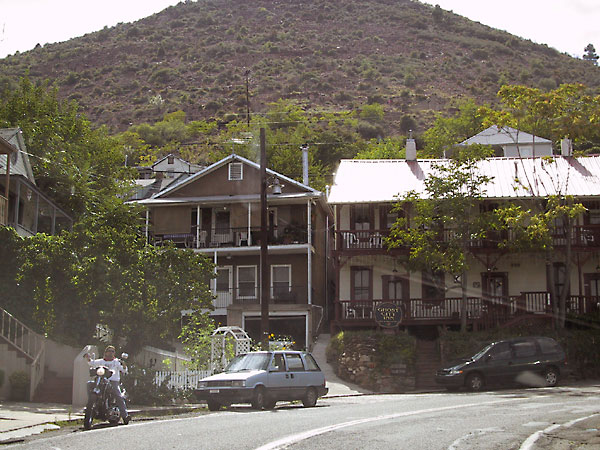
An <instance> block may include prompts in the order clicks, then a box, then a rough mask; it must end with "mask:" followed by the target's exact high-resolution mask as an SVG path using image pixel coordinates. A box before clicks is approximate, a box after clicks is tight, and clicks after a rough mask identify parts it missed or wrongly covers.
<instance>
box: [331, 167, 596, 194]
mask: <svg viewBox="0 0 600 450" xmlns="http://www.w3.org/2000/svg"><path fill="white" fill-rule="evenodd" d="M550 161H552V162H550ZM448 162H449V161H448V160H444V159H434V160H432V159H429V160H418V161H406V160H398V159H395V160H392V159H387V160H342V161H341V163H340V166H339V168H338V170H337V173H336V175H335V179H334V184H333V186H332V187H331V192H330V195H329V198H328V202H329V203H331V204H343V203H369V202H393V201H395V200H397V199H398V197H403V196H404V195H405V194H407V193H408V192H410V191H414V192H416V193H417V194H421V195H424V194H425V183H424V182H425V179H426V178H427V177H428V176H429V175H431V174H433V173H435V166H436V164H447V163H448ZM478 170H480V173H481V174H482V175H486V176H488V177H490V178H492V180H491V181H490V183H488V184H487V185H486V186H484V187H483V188H482V191H483V197H485V198H490V199H492V198H493V199H509V198H531V197H532V193H531V192H532V191H533V192H534V193H535V195H536V196H538V197H547V196H549V195H556V194H562V195H573V196H577V197H600V156H588V157H581V158H574V157H563V156H554V157H552V158H551V160H548V158H488V159H485V160H482V161H480V162H479V163H478ZM517 179H518V180H520V181H519V182H516V180H517ZM526 186H532V187H533V189H532V190H529V189H527V187H526Z"/></svg>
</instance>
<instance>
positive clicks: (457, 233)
mask: <svg viewBox="0 0 600 450" xmlns="http://www.w3.org/2000/svg"><path fill="white" fill-rule="evenodd" d="M489 155H490V150H489V149H486V148H485V147H480V146H471V147H468V148H466V149H464V150H463V151H462V152H459V153H457V154H456V155H455V156H454V157H453V158H452V159H448V160H444V161H441V162H439V163H436V164H433V166H432V168H433V172H432V173H431V174H430V175H429V176H428V177H427V178H426V179H425V181H424V184H425V191H424V193H423V195H419V194H417V193H416V192H410V193H408V194H407V195H406V196H404V198H402V199H401V200H400V201H399V202H398V204H397V205H396V206H395V209H396V210H397V211H404V210H405V206H407V205H410V210H411V217H410V218H405V217H400V218H399V219H398V220H397V221H396V223H395V224H394V226H393V227H392V230H391V232H390V237H389V238H388V240H387V244H388V247H389V248H397V247H408V248H410V253H409V259H408V266H409V268H410V269H411V270H425V271H433V272H444V273H447V274H451V275H452V276H453V277H454V278H455V279H459V278H460V284H461V292H462V301H461V307H460V318H461V330H462V331H466V328H467V287H468V284H467V271H468V269H469V264H470V261H469V255H470V254H471V252H470V249H471V242H472V241H473V240H477V239H482V238H485V236H486V233H488V231H489V230H490V229H492V228H493V222H494V216H493V215H491V214H486V213H483V212H480V211H479V207H480V205H481V203H482V201H483V194H484V192H485V186H486V184H487V183H489V182H490V181H491V178H489V177H487V176H485V175H482V174H481V173H479V172H478V170H477V164H478V162H479V161H480V160H481V159H483V158H485V157H487V156H489Z"/></svg>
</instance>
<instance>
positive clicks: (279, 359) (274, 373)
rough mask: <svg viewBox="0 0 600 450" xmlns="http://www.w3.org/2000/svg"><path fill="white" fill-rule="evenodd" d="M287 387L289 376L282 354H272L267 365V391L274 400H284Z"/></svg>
mask: <svg viewBox="0 0 600 450" xmlns="http://www.w3.org/2000/svg"><path fill="white" fill-rule="evenodd" d="M289 385H290V374H289V373H288V371H287V368H286V365H285V358H284V357H283V353H274V354H273V357H272V358H271V362H270V363H269V374H268V381H267V390H268V392H269V394H270V395H271V396H272V397H273V398H274V399H275V400H278V399H285V398H287V392H288V391H289Z"/></svg>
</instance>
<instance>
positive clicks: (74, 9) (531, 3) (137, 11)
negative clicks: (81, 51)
mask: <svg viewBox="0 0 600 450" xmlns="http://www.w3.org/2000/svg"><path fill="white" fill-rule="evenodd" d="M179 1H180V0H0V58H4V57H5V56H7V55H10V54H13V53H15V51H17V50H18V51H20V52H24V51H27V50H31V49H32V48H34V47H35V46H36V44H38V43H40V44H42V45H44V44H47V43H54V42H62V41H66V40H68V39H71V38H74V37H78V36H83V35H84V34H86V33H91V32H94V31H98V30H101V29H102V28H104V27H105V26H108V27H111V26H113V25H116V24H117V23H119V22H133V21H135V20H138V19H141V18H143V17H147V16H149V15H152V14H154V13H156V12H159V11H161V10H163V9H165V8H166V7H168V6H171V5H175V4H177V3H179ZM425 3H429V4H431V5H435V4H439V5H440V7H441V8H442V9H445V10H451V11H453V12H455V13H456V14H459V15H461V16H465V17H468V18H469V19H471V20H475V21H477V22H481V23H483V24H485V25H489V26H491V27H493V28H498V29H501V30H505V31H508V32H509V33H511V34H514V35H517V36H520V37H523V38H526V39H531V40H532V41H533V42H536V43H538V44H547V45H549V46H550V47H554V48H555V49H557V50H559V51H561V52H565V53H568V54H570V55H572V56H576V57H581V56H582V55H583V53H584V52H583V49H584V48H585V47H586V46H587V44H590V43H591V44H593V45H594V46H595V47H596V50H597V51H598V52H599V53H600V0H437V1H436V0H432V1H429V0H427V1H425Z"/></svg>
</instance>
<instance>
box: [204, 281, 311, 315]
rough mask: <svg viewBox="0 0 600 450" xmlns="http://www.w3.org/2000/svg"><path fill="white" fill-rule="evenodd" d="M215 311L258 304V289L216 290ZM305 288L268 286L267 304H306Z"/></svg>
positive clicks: (254, 287)
mask: <svg viewBox="0 0 600 450" xmlns="http://www.w3.org/2000/svg"><path fill="white" fill-rule="evenodd" d="M214 295H215V300H214V303H213V304H214V307H215V309H221V308H227V307H228V306H229V305H232V304H235V305H258V304H260V287H259V286H254V285H250V286H247V287H238V288H225V289H220V288H217V291H216V292H215V294H214ZM307 297H308V293H307V287H306V286H270V287H269V303H270V304H274V305H297V304H304V303H306V302H307Z"/></svg>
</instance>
